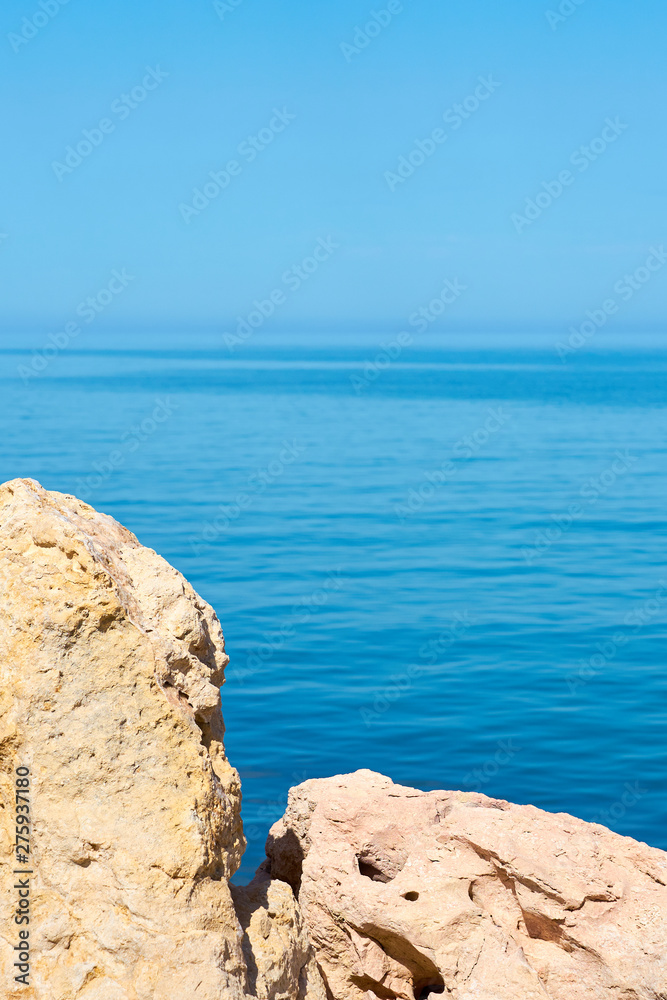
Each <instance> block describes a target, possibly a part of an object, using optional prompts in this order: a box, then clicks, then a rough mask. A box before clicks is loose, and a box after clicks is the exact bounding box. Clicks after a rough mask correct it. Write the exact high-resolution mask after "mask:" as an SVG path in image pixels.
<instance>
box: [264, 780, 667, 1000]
mask: <svg viewBox="0 0 667 1000" xmlns="http://www.w3.org/2000/svg"><path fill="white" fill-rule="evenodd" d="M267 854H268V857H269V862H270V871H271V875H272V877H274V878H278V879H283V880H285V881H287V882H289V883H290V884H291V885H292V886H293V888H294V890H295V892H297V893H298V899H299V904H300V907H301V910H302V912H303V915H304V919H305V922H306V927H307V930H308V933H309V935H310V938H311V940H312V943H313V945H314V948H315V953H316V957H317V962H318V965H319V967H320V969H321V970H322V973H323V976H324V980H325V983H326V985H327V987H328V990H329V997H330V998H333V1000H369V998H376V997H377V998H382V1000H393V998H400V1000H415V998H422V997H427V996H430V995H433V994H440V995H444V996H450V997H454V998H456V1000H545V998H550V1000H603V998H605V1000H609V998H610V997H617V998H618V1000H621V998H622V1000H649V998H650V1000H658V998H665V997H667V854H665V853H664V852H662V851H659V850H654V849H652V848H650V847H647V846H646V845H645V844H640V843H637V842H636V841H634V840H631V839H629V838H627V837H621V836H618V835H617V834H614V833H612V832H611V831H609V830H607V829H605V828H604V827H601V826H597V825H594V824H589V823H585V822H583V821H582V820H579V819H575V818H573V817H572V816H567V815H564V814H557V815H552V814H550V813H546V812H543V811H541V810H539V809H536V808H534V807H532V806H518V805H511V804H510V803H508V802H504V801H499V800H495V799H490V798H487V797H486V796H484V795H480V794H477V793H464V792H428V793H426V792H420V791H416V790H415V789H411V788H404V787H401V786H399V785H394V784H393V783H392V782H391V781H390V779H389V778H385V777H383V776H382V775H379V774H374V773H373V772H371V771H358V772H356V773H355V774H350V775H343V776H340V777H336V778H327V779H322V780H313V781H306V782H305V783H304V784H302V785H299V786H298V787H297V788H295V789H292V791H291V793H290V797H289V803H288V808H287V812H286V814H285V816H284V818H283V819H282V820H280V821H279V822H278V823H276V824H275V825H274V827H273V828H272V830H271V833H270V836H269V840H268V842H267Z"/></svg>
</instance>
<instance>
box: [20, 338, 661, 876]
mask: <svg viewBox="0 0 667 1000" xmlns="http://www.w3.org/2000/svg"><path fill="white" fill-rule="evenodd" d="M599 336H600V340H599V343H595V344H592V343H588V342H587V343H586V344H584V345H583V346H578V347H576V348H575V349H572V348H571V347H569V348H568V350H563V337H562V336H561V337H559V336H558V335H557V334H556V333H554V334H553V335H550V334H542V335H541V336H540V337H530V336H528V335H526V336H524V337H518V338H514V339H512V337H510V336H505V335H500V334H499V335H491V334H489V335H488V336H481V337H480V336H473V335H467V334H465V333H461V334H459V335H457V336H456V337H454V336H449V337H448V336H445V335H442V336H440V337H435V336H434V337H433V338H431V340H424V341H422V342H421V343H420V345H419V346H418V347H417V346H411V347H409V348H408V347H407V346H405V345H404V344H403V345H402V344H400V343H399V342H398V341H397V340H396V339H395V338H394V339H392V337H391V335H390V333H388V334H386V335H384V336H383V335H382V333H373V332H370V333H369V332H368V331H364V332H363V333H360V334H359V335H358V336H356V335H353V334H349V333H346V334H345V335H340V336H338V335H335V334H333V333H332V334H330V335H327V336H316V335H314V334H313V335H312V336H309V335H307V334H305V333H300V334H299V335H294V336H293V337H290V336H287V335H286V336H284V337H282V338H281V337H278V336H274V337H271V336H268V335H266V336H260V335H259V334H258V335H257V337H256V338H254V340H252V341H250V342H248V343H244V344H242V345H240V346H239V345H231V346H230V345H229V344H225V343H224V342H223V340H222V338H221V337H220V336H219V335H216V334H212V333H210V332H206V333H193V334H184V333H181V332H178V333H165V332H154V333H151V334H136V335H130V334H128V333H123V334H113V333H112V332H108V333H105V334H103V335H101V334H98V335H92V334H91V335H90V336H89V339H88V340H85V339H84V338H83V337H82V338H81V340H80V341H77V342H72V343H70V344H68V345H66V346H64V347H58V346H57V345H55V346H54V342H53V341H49V340H47V339H46V338H45V337H44V336H41V339H40V335H36V336H34V337H32V339H31V340H30V343H28V342H27V341H26V340H25V339H22V338H21V337H20V336H18V335H17V336H15V337H7V336H5V338H4V339H3V340H2V341H1V342H0V385H1V397H2V402H1V404H0V407H1V414H2V428H3V433H2V438H1V441H0V463H1V467H2V469H1V478H2V481H5V480H8V479H13V478H16V477H27V478H32V479H36V480H38V481H39V482H40V483H42V485H43V486H45V487H46V488H47V489H50V490H59V491H61V492H64V493H73V494H76V495H78V496H79V497H81V498H82V499H85V500H86V501H88V502H89V503H91V504H92V505H93V506H95V507H96V508H98V509H99V510H101V511H104V512H106V513H108V514H110V515H112V516H113V517H115V518H117V519H118V520H119V521H121V522H122V523H123V524H125V525H126V526H127V527H128V528H130V529H131V530H132V531H133V532H134V533H135V534H136V535H137V536H138V538H139V539H140V541H141V542H142V543H143V544H145V545H147V546H150V547H151V548H154V549H155V550H156V551H157V552H159V553H160V554H161V555H163V556H164V558H165V559H167V560H168V561H169V562H170V563H172V564H173V565H174V566H176V567H177V568H178V569H179V570H180V571H181V572H182V573H183V574H185V576H186V577H187V578H188V579H189V580H190V581H191V583H192V584H193V586H194V587H195V588H196V590H197V591H198V592H199V593H200V594H201V595H202V596H203V597H204V598H205V599H206V600H207V601H208V602H210V604H211V605H212V606H213V607H214V608H215V610H216V612H217V614H218V616H219V618H220V621H221V623H222V626H223V630H224V633H225V638H226V647H227V651H228V653H229V656H230V658H231V659H230V664H229V667H228V668H227V680H226V683H225V685H224V687H223V690H222V706H223V713H224V717H225V723H226V727H227V735H226V747H227V753H228V756H229V758H230V760H231V762H232V763H233V764H234V765H235V766H236V767H237V768H238V769H239V772H240V774H241V778H242V783H243V819H244V826H245V833H246V838H247V841H248V847H247V851H246V854H245V857H244V861H243V865H242V867H241V869H240V871H239V873H238V874H237V876H236V880H237V881H240V882H246V881H249V880H250V879H251V878H252V875H253V873H254V871H255V869H256V867H257V866H258V864H259V863H260V862H261V860H262V858H263V856H264V843H265V840H266V836H267V834H268V831H269V828H270V827H271V825H272V824H273V823H274V822H275V821H276V820H278V819H279V818H280V816H281V815H282V814H283V812H284V810H285V807H286V802H287V793H288V790H289V788H290V787H291V786H293V785H295V784H298V783H299V782H301V781H304V780H306V779H308V778H319V777H324V776H328V775H333V774H340V773H348V772H351V771H355V770H357V769H359V768H370V769H372V770H374V771H379V772H381V773H383V774H386V775H389V776H390V777H391V778H392V779H393V780H394V781H396V782H399V783H401V784H404V785H409V786H412V787H416V788H421V789H429V790H430V789H463V790H466V791H479V792H483V793H484V794H486V795H489V796H493V797H496V798H501V799H507V800H510V801H512V802H519V803H532V804H533V805H535V806H538V807H540V808H541V809H546V810H549V811H552V812H567V813H571V814H573V815H575V816H579V817H581V818H582V819H584V820H589V821H594V822H599V823H603V824H604V825H606V826H609V827H610V828H611V829H612V830H615V831H617V832H618V833H620V834H623V835H625V836H628V837H633V838H636V839H638V840H641V841H645V842H647V843H648V844H651V845H653V846H656V847H660V848H663V849H667V822H666V819H667V817H666V815H665V813H666V809H665V793H664V789H665V773H666V771H667V752H666V741H665V723H666V722H667V711H666V708H667V703H666V700H665V694H666V687H667V681H666V652H665V650H666V642H665V622H666V620H667V565H666V558H665V557H666V554H667V553H666V541H667V530H666V527H667V516H666V515H667V490H666V485H667V462H666V457H667V456H666V440H667V437H666V431H667V350H666V349H664V348H663V347H662V345H661V343H660V342H659V341H656V340H652V339H651V338H645V339H644V340H642V339H641V337H639V336H637V337H635V336H633V335H632V334H629V335H628V336H626V337H625V338H621V339H620V340H619V341H618V342H611V341H609V340H604V339H602V334H600V335H599ZM559 344H560V347H559ZM49 345H50V349H47V347H48V346H49ZM383 345H384V346H383Z"/></svg>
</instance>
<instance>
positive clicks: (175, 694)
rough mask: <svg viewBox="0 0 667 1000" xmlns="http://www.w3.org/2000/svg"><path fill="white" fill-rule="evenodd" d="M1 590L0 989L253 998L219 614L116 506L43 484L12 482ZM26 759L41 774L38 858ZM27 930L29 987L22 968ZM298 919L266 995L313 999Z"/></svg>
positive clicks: (86, 999) (0, 537) (161, 998)
mask: <svg viewBox="0 0 667 1000" xmlns="http://www.w3.org/2000/svg"><path fill="white" fill-rule="evenodd" d="M0 588H1V593H2V598H1V600H2V614H1V617H0V806H1V808H0V995H1V996H2V997H3V998H6V1000H19V998H21V1000H25V998H30V1000H243V998H245V997H247V996H249V995H253V994H254V990H253V988H252V985H251V979H252V976H251V977H250V978H249V975H248V969H247V967H246V959H245V957H244V951H243V946H244V944H245V945H246V949H247V947H248V941H247V935H244V930H243V928H242V927H241V924H240V922H239V920H238V918H237V916H236V913H235V910H234V905H233V901H232V897H231V892H230V888H229V885H228V879H229V877H230V876H231V875H232V874H233V873H234V872H235V871H236V869H237V868H238V865H239V861H240V858H241V853H242V851H243V848H244V840H243V833H242V827H241V820H240V784H239V779H238V775H237V772H236V771H235V770H234V768H232V767H231V765H230V764H229V762H228V760H227V758H226V756H225V751H224V746H223V736H224V726H223V720H222V714H221V709H220V691H219V687H220V684H221V683H222V682H223V675H224V668H225V665H226V663H227V661H228V657H227V655H226V653H225V648H224V639H223V635H222V630H221V628H220V623H219V621H218V619H217V617H216V615H215V613H214V612H213V610H212V609H211V608H210V607H209V606H208V605H207V604H206V603H205V602H204V601H202V600H201V598H200V597H198V596H197V594H196V593H195V592H194V590H193V589H192V587H191V586H190V585H189V584H188V583H187V581H186V580H185V579H184V578H183V577H182V576H181V575H180V573H178V572H177V571H176V570H175V569H173V568H172V567H171V566H169V565H168V564H167V563H166V562H165V561H164V559H162V558H161V557H160V556H158V555H157V554H156V553H155V552H153V551H152V550H150V549H146V548H144V547H143V546H141V545H140V544H139V542H138V541H137V539H136V538H135V537H134V535H132V534H131V533H130V532H129V531H127V530H126V529H125V528H123V527H122V526H121V525H119V524H118V523H117V522H116V521H114V520H113V519H112V518H110V517H108V516H106V515H104V514H99V513H97V512H96V511H95V510H93V508H91V507H89V506H88V505H87V504H85V503H82V502H81V501H79V500H77V499H75V498H74V497H71V496H64V495H62V494H59V493H48V492H46V491H45V490H44V489H42V487H41V486H39V484H37V483H36V482H34V481H32V480H15V481H13V482H10V483H7V484H5V485H4V486H2V487H0ZM17 769H21V771H20V773H21V774H23V773H25V770H26V769H28V770H29V796H27V797H28V798H29V805H30V817H31V824H30V825H31V830H32V833H31V835H30V854H29V862H28V864H25V863H24V864H20V863H17V855H16V853H15V840H16V830H17V819H16V816H17V813H16V808H15V800H16V791H17V789H16V785H17ZM19 784H20V785H21V791H22V792H23V791H26V789H25V785H24V781H21V782H20V783H19ZM21 800H23V796H21ZM22 804H23V802H22ZM20 816H21V820H20V822H21V824H23V818H22V817H23V816H24V812H23V811H21V812H20ZM20 828H23V827H22V826H21V827H20ZM24 860H25V859H24ZM16 869H22V870H27V871H30V872H31V874H30V875H29V879H28V881H29V897H28V904H29V911H28V915H29V919H30V923H29V925H27V924H26V925H23V924H17V923H16V914H17V912H20V910H19V907H21V906H23V907H25V906H26V904H25V903H20V902H19V900H20V897H21V894H23V896H24V897H25V891H24V890H21V889H20V888H17V886H18V885H19V884H20V882H23V881H25V880H26V878H25V876H22V875H18V874H15V870H16ZM281 891H282V892H283V894H284V892H288V893H289V894H290V896H291V890H289V889H288V887H287V886H285V885H284V884H283V885H282V890H281V889H280V888H278V889H277V890H276V892H278V893H280V892H281ZM285 904H286V905H287V906H289V907H291V908H292V910H293V914H294V915H295V920H296V915H298V907H297V906H296V904H295V903H294V900H293V899H291V901H290V900H285ZM267 919H268V918H267ZM22 930H23V931H24V930H28V931H29V939H28V941H27V943H28V944H29V947H30V974H29V985H25V983H24V982H17V981H16V978H15V977H16V976H17V975H20V970H17V967H16V965H15V963H17V962H18V959H17V955H20V954H21V952H20V951H18V949H19V947H21V948H23V949H24V952H23V954H24V957H25V944H26V939H25V938H23V939H21V938H20V937H19V935H20V932H21V931H22ZM297 930H298V929H295V930H294V934H295V935H296V936H295V938H294V940H293V939H292V937H291V936H290V933H287V934H286V935H284V936H283V939H281V940H282V944H283V946H284V950H285V952H287V953H290V949H292V948H296V949H297V951H298V955H297V956H296V957H295V960H294V961H292V963H291V965H290V962H289V961H287V962H286V961H285V960H284V958H283V965H286V966H288V967H289V974H286V975H285V976H283V977H282V979H281V980H280V982H279V983H278V984H277V985H276V984H275V983H274V984H273V985H271V984H269V986H267V987H266V989H265V994H263V995H265V996H266V997H268V998H269V1000H274V998H275V1000H278V998H280V1000H299V998H301V997H302V996H303V997H305V996H306V995H308V996H311V995H312V996H315V995H314V994H306V993H305V992H303V990H302V991H300V990H299V986H298V981H299V978H301V979H303V976H302V975H301V972H302V969H301V967H300V966H299V962H301V965H305V964H306V962H307V958H308V956H307V942H306V943H304V940H305V939H303V935H302V933H301V931H300V930H298V933H297ZM271 933H274V932H271ZM299 934H301V938H300V939H299V941H298V942H297V941H296V937H298V936H299ZM299 949H300V950H299ZM293 957H294V956H293ZM18 964H19V965H20V963H18ZM290 975H291V976H292V979H293V980H294V981H292V979H290ZM255 978H257V977H256V976H255ZM279 978H280V977H279ZM262 982H264V981H262ZM306 985H307V984H306ZM274 987H275V988H274ZM278 987H280V989H281V990H282V993H281V992H279V991H278ZM303 989H304V990H305V989H306V986H304V987H303ZM272 990H273V992H272Z"/></svg>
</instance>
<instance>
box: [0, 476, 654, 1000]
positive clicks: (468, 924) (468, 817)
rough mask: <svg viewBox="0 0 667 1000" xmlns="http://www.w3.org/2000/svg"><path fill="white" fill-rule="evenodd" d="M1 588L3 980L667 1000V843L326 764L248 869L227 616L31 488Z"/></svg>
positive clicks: (4, 490) (182, 993)
mask: <svg viewBox="0 0 667 1000" xmlns="http://www.w3.org/2000/svg"><path fill="white" fill-rule="evenodd" d="M0 589H1V593H2V613H1V615H0V996H1V997H2V998H7V1000H24V998H30V1000H250V998H257V1000H374V998H377V1000H422V998H425V997H427V996H430V995H432V994H440V995H444V996H450V997H454V998H456V1000H544V998H550V1000H602V998H605V1000H610V998H614V1000H667V854H664V853H663V852H661V851H657V850H652V849H651V848H649V847H646V845H644V844H638V843H636V842H635V841H632V840H629V839H627V838H624V837H619V836H617V835H615V834H613V833H611V832H610V831H609V830H606V829H604V828H603V827H600V826H595V825H591V824H587V823H584V822H582V821H580V820H577V819H573V818H572V817H571V816H565V815H550V814H548V813H544V812H541V811H540V810H538V809H534V808H532V807H530V806H515V805H510V804H509V803H507V802H503V801H497V800H493V799H489V798H486V797H485V796H483V795H478V794H475V793H461V792H430V793H425V792H419V791H416V790H414V789H410V788H402V787H400V786H398V785H394V784H392V782H391V781H390V780H389V779H388V778H384V777H382V775H378V774H374V773H372V772H370V771H359V772H357V773H356V774H352V775H345V776H342V777H337V778H328V779H322V780H317V781H307V782H305V784H303V785H300V786H298V787H297V788H295V789H292V791H291V793H290V798H289V804H288V809H287V812H286V815H285V817H284V818H283V819H282V820H281V821H280V822H279V823H277V824H276V825H275V826H274V827H273V829H272V831H271V834H270V837H269V840H268V844H267V853H268V860H267V862H265V863H264V865H263V866H262V867H261V868H260V870H259V872H258V873H257V876H256V877H255V879H254V880H253V882H252V883H251V884H250V885H249V886H244V887H235V886H230V885H229V878H230V877H231V875H232V874H233V873H234V872H235V871H236V870H237V868H238V865H239V861H240V858H241V853H242V851H243V848H244V840H243V833H242V827H241V820H240V800H241V796H240V785H239V780H238V775H237V773H236V771H235V770H234V769H233V768H232V767H231V765H230V764H229V762H228V760H227V757H226V755H225V750H224V744H223V737H224V725H223V719H222V714H221V706H220V685H221V684H222V683H223V680H224V668H225V665H226V663H227V655H226V653H225V648H224V639H223V635H222V631H221V628H220V623H219V622H218V619H217V617H216V615H215V613H214V612H213V611H212V609H211V608H210V607H209V606H208V605H207V604H206V603H205V602H204V601H202V600H201V598H200V597H198V596H197V594H196V593H195V592H194V590H193V589H192V587H190V585H189V584H188V583H187V582H186V581H185V580H184V579H183V577H182V576H181V575H180V574H179V573H178V572H177V571H176V570H175V569H173V568H172V567H171V566H169V565H168V564H167V563H166V562H165V561H164V560H163V559H161V558H160V556H158V555H156V553H155V552H153V551H151V550H150V549H146V548H144V547H143V546H141V545H140V544H139V542H138V541H137V539H136V538H135V537H134V535H132V534H130V532H129V531H127V530H126V529H125V528H123V527H122V526H121V525H119V524H117V523H116V522H115V521H114V520H113V519H112V518H110V517H107V516H105V515H103V514H99V513H97V512H96V511H94V510H93V509H92V508H91V507H89V506H88V505H86V504H84V503H81V502H80V501H79V500H76V499H75V498H74V497H70V496H64V495H61V494H58V493H47V492H46V491H45V490H43V489H42V488H41V487H40V486H39V485H38V484H37V483H35V482H33V481H31V480H16V481H14V482H11V483H7V484H6V485H5V486H2V487H0ZM25 775H29V777H24V776H25ZM26 803H28V804H29V805H26ZM26 828H29V830H30V834H29V836H28V837H27V838H26ZM17 837H21V840H20V842H19V850H18V851H17V850H16V840H17ZM23 838H26V839H25V840H24V839H23ZM26 840H29V847H30V850H29V852H28V851H27V846H28V844H27V843H26ZM26 916H28V917H29V920H30V922H29V924H28V923H26V922H25V920H24V918H25V917H26ZM17 921H18V922H17ZM20 935H24V936H23V937H21V936H20ZM28 952H29V954H28ZM28 963H29V966H30V970H29V976H28V982H26V981H25V977H23V978H24V981H20V979H21V977H20V976H19V973H20V972H21V971H22V969H23V968H24V967H25V965H26V964H28Z"/></svg>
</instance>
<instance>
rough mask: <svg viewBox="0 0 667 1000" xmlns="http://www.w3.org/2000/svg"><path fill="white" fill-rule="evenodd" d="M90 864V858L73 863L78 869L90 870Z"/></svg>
mask: <svg viewBox="0 0 667 1000" xmlns="http://www.w3.org/2000/svg"><path fill="white" fill-rule="evenodd" d="M92 863H93V862H92V861H91V860H90V858H83V860H81V861H75V862H74V864H75V865H78V866H79V868H90V866H91V865H92Z"/></svg>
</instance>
